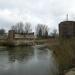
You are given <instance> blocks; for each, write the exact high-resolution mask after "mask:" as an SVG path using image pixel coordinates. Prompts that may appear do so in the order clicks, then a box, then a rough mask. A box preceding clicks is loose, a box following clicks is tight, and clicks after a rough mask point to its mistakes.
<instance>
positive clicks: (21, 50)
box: [7, 47, 34, 62]
mask: <svg viewBox="0 0 75 75" xmlns="http://www.w3.org/2000/svg"><path fill="white" fill-rule="evenodd" d="M7 51H8V58H9V61H10V62H15V61H16V60H17V61H18V62H24V61H25V60H26V61H27V60H28V59H30V58H31V56H32V55H33V53H34V52H33V48H32V47H14V48H7Z"/></svg>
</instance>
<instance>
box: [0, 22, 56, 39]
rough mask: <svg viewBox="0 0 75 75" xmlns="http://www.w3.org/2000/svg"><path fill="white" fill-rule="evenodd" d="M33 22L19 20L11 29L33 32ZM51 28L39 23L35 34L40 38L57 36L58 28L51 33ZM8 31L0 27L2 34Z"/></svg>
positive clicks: (21, 32) (19, 31)
mask: <svg viewBox="0 0 75 75" xmlns="http://www.w3.org/2000/svg"><path fill="white" fill-rule="evenodd" d="M31 26H32V25H31V23H29V22H28V23H25V24H24V23H23V22H18V23H16V24H15V25H12V26H11V28H10V29H9V30H14V31H15V32H16V33H19V34H24V33H32V30H33V28H32V27H31ZM49 31H50V28H49V27H48V26H47V25H44V24H37V26H36V27H35V32H34V33H35V35H36V36H37V37H38V38H48V37H56V36H57V30H56V29H54V30H53V32H52V33H49ZM4 33H6V31H5V29H0V35H2V34H4Z"/></svg>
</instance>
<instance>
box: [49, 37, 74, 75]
mask: <svg viewBox="0 0 75 75" xmlns="http://www.w3.org/2000/svg"><path fill="white" fill-rule="evenodd" d="M58 42H59V43H58V44H56V45H53V46H52V47H50V48H52V49H53V52H54V55H55V57H56V60H57V62H58V64H59V72H60V75H64V74H65V73H66V72H67V71H69V69H71V68H74V67H75V38H62V39H59V40H58Z"/></svg>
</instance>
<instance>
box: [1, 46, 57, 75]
mask: <svg viewBox="0 0 75 75" xmlns="http://www.w3.org/2000/svg"><path fill="white" fill-rule="evenodd" d="M57 73H58V66H57V64H56V61H55V58H54V56H53V53H52V51H51V50H49V49H48V48H43V49H39V48H37V47H0V75H57Z"/></svg>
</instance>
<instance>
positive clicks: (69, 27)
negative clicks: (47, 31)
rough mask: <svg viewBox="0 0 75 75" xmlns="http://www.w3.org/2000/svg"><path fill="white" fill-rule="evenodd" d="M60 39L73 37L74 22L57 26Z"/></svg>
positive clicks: (65, 22)
mask: <svg viewBox="0 0 75 75" xmlns="http://www.w3.org/2000/svg"><path fill="white" fill-rule="evenodd" d="M59 36H60V37H75V21H63V22H61V23H60V24H59Z"/></svg>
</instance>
